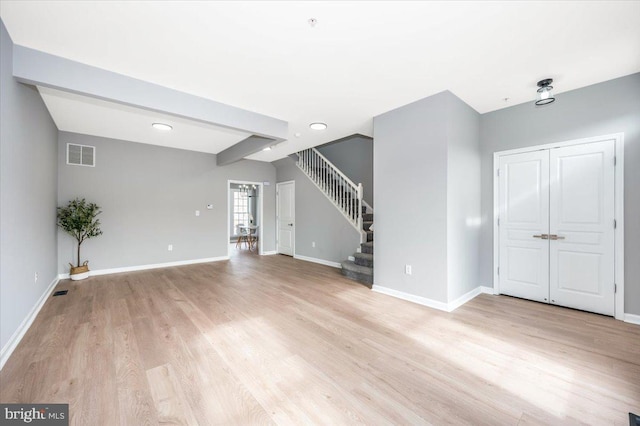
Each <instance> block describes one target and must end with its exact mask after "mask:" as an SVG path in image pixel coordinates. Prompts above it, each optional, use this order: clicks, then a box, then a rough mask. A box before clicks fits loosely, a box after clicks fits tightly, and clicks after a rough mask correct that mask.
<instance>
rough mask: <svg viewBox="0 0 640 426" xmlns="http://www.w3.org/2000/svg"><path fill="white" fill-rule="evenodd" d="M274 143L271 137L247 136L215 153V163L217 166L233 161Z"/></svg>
mask: <svg viewBox="0 0 640 426" xmlns="http://www.w3.org/2000/svg"><path fill="white" fill-rule="evenodd" d="M274 144H276V141H275V140H274V139H271V138H264V137H261V136H256V135H253V136H249V137H248V138H246V139H243V140H241V141H240V142H238V143H237V144H235V145H232V146H230V147H229V148H227V149H225V150H224V151H222V152H219V153H218V154H217V155H216V164H218V166H226V165H227V164H231V163H235V162H236V161H239V160H242V159H243V158H245V157H248V156H249V155H251V154H255V153H256V152H260V151H262V150H263V149H265V148H267V147H269V146H272V145H274Z"/></svg>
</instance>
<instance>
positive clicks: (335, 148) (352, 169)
mask: <svg viewBox="0 0 640 426" xmlns="http://www.w3.org/2000/svg"><path fill="white" fill-rule="evenodd" d="M316 149H317V150H318V151H320V153H321V154H322V155H324V156H325V157H326V158H327V160H329V161H331V162H332V163H333V164H334V165H335V166H336V167H337V168H338V169H340V171H341V172H342V173H344V174H345V175H347V177H348V178H349V179H351V180H352V181H353V182H355V183H361V184H362V188H363V190H364V193H363V198H364V200H365V201H366V202H367V203H368V204H369V205H370V206H371V207H373V202H374V200H373V139H371V138H369V137H367V136H362V135H354V136H350V137H348V138H344V139H340V140H337V141H335V142H330V143H328V144H325V145H322V146H317V147H316Z"/></svg>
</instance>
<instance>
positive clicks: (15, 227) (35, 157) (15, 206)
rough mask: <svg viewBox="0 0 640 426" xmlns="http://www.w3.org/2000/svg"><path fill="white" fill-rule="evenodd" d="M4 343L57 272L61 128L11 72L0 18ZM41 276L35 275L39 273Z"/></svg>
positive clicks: (0, 315) (0, 325)
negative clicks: (58, 144)
mask: <svg viewBox="0 0 640 426" xmlns="http://www.w3.org/2000/svg"><path fill="white" fill-rule="evenodd" d="M0 27H1V29H0V43H1V46H0V67H1V68H0V123H1V125H0V228H1V229H2V233H1V235H0V251H1V253H2V256H0V262H1V263H0V347H2V348H4V347H5V345H6V344H7V342H8V341H9V339H10V338H11V336H12V335H13V334H14V333H15V332H16V330H17V329H18V327H19V326H20V324H21V323H22V321H23V320H24V319H25V318H26V317H27V315H28V314H29V312H30V311H31V310H32V309H33V308H34V306H35V305H36V303H37V302H38V300H39V299H40V297H41V296H42V295H43V294H44V292H45V291H46V289H47V287H48V286H49V284H51V283H52V281H53V280H54V279H55V278H56V276H57V268H56V236H57V231H56V204H57V200H56V191H57V189H56V173H57V163H56V151H57V148H58V147H57V143H56V140H57V132H58V130H57V128H56V126H55V124H54V123H53V120H51V117H50V116H49V112H48V111H47V109H46V107H45V105H44V103H43V102H42V99H41V98H40V95H39V94H38V92H37V90H35V89H34V88H33V87H30V86H25V85H22V84H19V83H17V82H16V81H15V80H14V79H13V77H12V63H13V62H12V50H13V44H12V42H11V38H10V37H9V34H8V33H7V30H6V28H5V26H4V23H2V22H1V21H0ZM36 272H37V273H38V275H39V278H38V281H37V282H34V281H35V273H36Z"/></svg>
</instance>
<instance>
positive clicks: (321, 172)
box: [296, 148, 373, 287]
mask: <svg viewBox="0 0 640 426" xmlns="http://www.w3.org/2000/svg"><path fill="white" fill-rule="evenodd" d="M296 157H297V158H296V165H297V166H298V168H299V169H300V170H302V171H303V172H304V174H306V175H307V177H309V179H311V181H312V182H313V183H314V184H315V185H316V186H317V187H318V189H320V191H322V193H323V194H324V195H325V196H326V197H327V198H328V199H329V200H330V201H331V202H332V203H333V204H334V205H335V206H336V208H337V209H338V210H339V211H340V212H341V213H342V215H343V216H344V217H345V218H346V219H347V220H348V221H349V223H350V224H351V225H352V226H353V227H354V228H355V229H357V230H358V232H359V233H360V243H361V244H360V251H359V252H357V253H354V258H355V260H354V261H351V260H346V261H344V262H342V275H344V276H346V277H349V278H351V279H354V280H356V281H360V282H362V283H363V284H365V285H367V286H369V287H370V286H371V285H372V284H373V230H371V229H369V228H370V227H371V225H372V224H373V212H372V211H370V210H371V207H369V206H368V204H367V203H365V202H364V200H363V199H362V194H363V190H362V184H361V183H359V184H356V183H354V182H353V181H351V179H349V178H348V177H347V176H346V175H345V174H344V173H342V172H341V171H340V170H339V169H338V168H337V167H336V166H334V165H333V163H331V162H330V161H329V160H327V158H326V157H325V156H323V155H322V154H321V153H320V152H319V151H318V150H317V149H315V148H309V149H305V150H304V151H300V152H298V153H297V155H296Z"/></svg>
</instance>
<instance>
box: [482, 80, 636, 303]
mask: <svg viewBox="0 0 640 426" xmlns="http://www.w3.org/2000/svg"><path fill="white" fill-rule="evenodd" d="M532 95H533V94H532ZM532 99H533V96H532ZM556 99H557V101H556V102H555V103H553V104H551V105H548V106H546V107H538V108H536V107H535V106H534V104H533V101H532V102H529V103H526V104H521V105H516V106H513V107H510V108H505V109H502V110H499V111H494V112H490V113H487V114H484V115H482V117H481V120H480V142H481V147H482V227H481V246H480V253H481V274H480V278H481V284H483V285H486V286H492V283H493V237H492V235H493V223H492V218H493V153H494V152H497V151H504V150H508V149H515V148H523V147H528V146H535V145H542V144H548V143H554V142H562V141H569V140H574V139H581V138H587V137H591V136H600V135H607V134H612V133H620V132H623V133H624V160H625V168H624V197H625V198H624V202H625V209H624V219H625V240H624V243H625V311H626V313H630V314H636V315H638V314H640V219H639V218H640V190H639V188H640V73H637V74H632V75H629V76H626V77H621V78H617V79H614V80H610V81H606V82H603V83H599V84H595V85H592V86H588V87H584V88H582V89H577V90H572V91H570V92H565V93H560V94H558V95H557V96H556Z"/></svg>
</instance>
